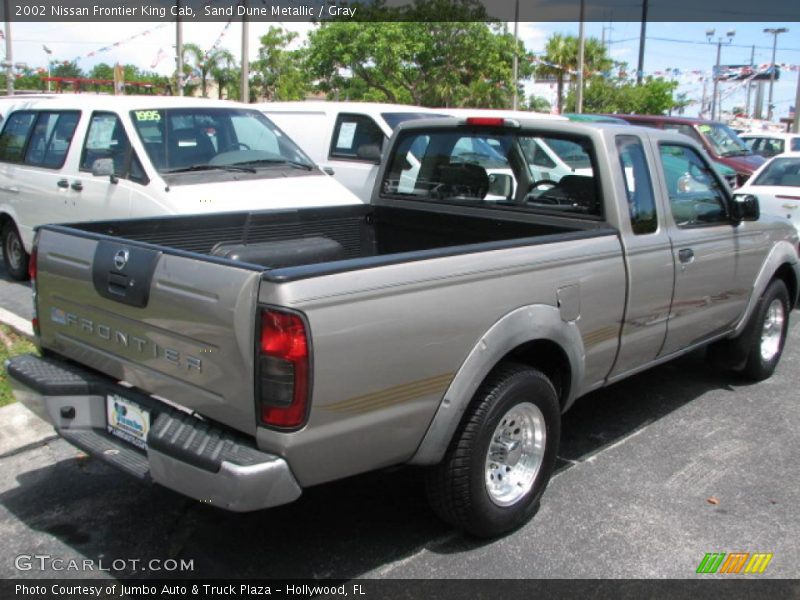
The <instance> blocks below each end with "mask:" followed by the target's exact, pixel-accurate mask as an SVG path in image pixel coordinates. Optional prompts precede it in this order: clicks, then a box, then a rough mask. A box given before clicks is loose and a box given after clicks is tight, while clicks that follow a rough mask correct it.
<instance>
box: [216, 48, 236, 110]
mask: <svg viewBox="0 0 800 600" xmlns="http://www.w3.org/2000/svg"><path fill="white" fill-rule="evenodd" d="M209 58H210V62H212V64H213V65H214V66H213V67H212V68H211V77H213V78H214V81H216V82H217V92H218V95H219V99H220V100H222V92H223V91H224V89H225V88H226V87H227V86H228V85H229V84H231V83H232V82H233V81H235V69H236V58H235V57H234V56H233V54H232V53H231V52H230V51H229V50H225V49H224V48H223V49H217V50H213V51H212V52H211V56H210V57H209Z"/></svg>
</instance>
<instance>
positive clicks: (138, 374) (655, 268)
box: [7, 116, 800, 537]
mask: <svg viewBox="0 0 800 600" xmlns="http://www.w3.org/2000/svg"><path fill="white" fill-rule="evenodd" d="M465 138H467V139H466V140H465ZM530 138H538V139H545V140H555V139H563V140H568V141H571V142H573V143H575V144H576V145H577V146H578V147H579V148H580V149H581V151H582V152H584V153H585V155H586V162H587V163H589V164H591V165H592V172H591V175H577V174H575V173H570V174H567V175H564V176H563V177H561V178H560V179H558V180H553V181H548V182H545V183H542V182H537V181H534V180H533V179H532V177H531V171H530V169H529V166H528V165H527V164H526V161H527V157H526V154H525V153H524V152H521V151H520V148H521V147H522V146H525V145H526V143H525V140H526V139H530ZM472 139H474V140H480V142H479V144H483V143H487V144H489V145H491V146H494V145H497V146H499V147H500V148H502V149H503V155H504V156H513V157H514V159H513V160H512V161H510V169H511V171H512V174H511V175H510V177H513V178H514V179H515V182H514V185H511V182H506V185H505V186H503V187H504V189H505V193H504V194H503V193H499V194H495V195H494V197H490V196H489V193H490V192H489V190H490V187H491V182H490V180H489V174H488V172H487V170H486V169H484V168H483V167H481V166H479V165H477V164H474V163H468V162H464V161H463V160H462V159H461V158H459V157H457V152H456V151H455V148H456V147H457V146H459V145H462V146H469V145H471V144H469V143H468V142H469V141H470V140H472ZM412 149H413V152H414V153H415V156H416V157H417V158H418V159H419V160H420V165H419V167H418V168H416V170H415V171H414V175H413V177H414V181H413V182H412V185H408V183H409V180H408V179H407V178H404V176H403V175H404V172H408V171H410V170H411V169H410V166H409V165H410V162H409V158H408V156H409V153H411V152H412ZM453 156H456V160H453V161H451V160H450V157H453ZM664 157H669V158H670V160H671V161H675V162H681V163H682V166H681V167H680V168H679V169H675V171H676V172H679V173H688V176H689V177H691V178H692V179H693V183H692V185H691V186H686V185H682V184H681V181H680V179H679V178H675V179H671V178H665V177H663V176H662V163H663V160H664ZM502 181H503V178H502V177H499V176H498V177H497V178H496V179H495V183H497V182H502ZM511 190H516V191H515V192H514V193H512V192H511ZM496 191H500V190H496ZM37 237H38V241H37V245H36V252H35V256H36V258H35V261H34V263H33V271H34V272H35V274H36V285H35V286H34V288H33V289H34V306H35V310H36V313H35V315H36V319H37V320H36V322H35V328H36V331H37V335H38V338H37V339H38V342H39V345H40V347H41V348H42V350H43V353H42V356H34V355H25V356H21V357H17V358H14V359H12V360H11V361H10V362H9V363H7V371H8V375H9V379H10V380H11V381H12V385H13V387H14V393H15V394H16V396H17V398H18V399H19V400H20V401H21V402H23V403H24V404H25V405H26V406H28V407H29V408H31V409H32V410H34V411H35V412H37V413H38V414H40V415H42V416H43V417H44V418H46V419H48V420H49V421H50V422H51V423H53V424H54V425H55V427H56V430H57V431H58V433H59V434H60V435H61V436H62V437H63V438H65V439H66V440H68V441H69V442H70V443H72V444H74V445H76V446H77V447H79V448H82V449H84V450H85V451H86V452H87V453H89V454H90V455H92V456H95V457H97V458H98V459H100V460H104V461H107V462H108V463H110V464H111V465H114V466H115V467H117V468H119V469H122V470H124V471H127V472H128V473H131V474H133V475H136V476H137V477H140V478H142V479H144V480H147V481H151V480H152V481H155V482H156V483H159V484H161V485H164V486H166V487H169V488H171V489H173V490H176V491H178V492H181V493H183V494H185V495H187V496H189V497H191V498H195V499H196V500H198V501H200V502H203V503H204V504H210V505H214V506H217V507H221V508H224V509H227V510H234V511H250V510H258V509H262V508H268V507H271V506H277V505H281V504H285V503H288V502H291V501H293V500H295V499H297V498H298V497H299V496H300V495H301V494H302V493H303V489H304V488H307V487H309V486H313V485H317V484H320V483H323V482H327V481H333V480H337V479H343V478H346V477H350V476H352V475H356V474H358V473H363V472H367V471H370V470H375V469H382V468H386V467H393V466H398V465H417V466H423V467H426V469H425V475H426V479H427V486H428V493H429V496H430V501H431V505H432V507H433V509H434V511H435V512H436V513H437V514H439V515H440V516H441V517H442V518H443V519H444V520H446V521H447V522H449V523H451V524H452V525H454V526H456V527H458V528H461V529H463V530H465V531H467V532H469V533H471V534H474V535H478V536H488V537H491V536H497V535H500V534H503V533H506V532H509V531H511V530H513V529H515V528H517V527H519V526H521V525H522V524H524V523H525V522H526V521H527V520H528V519H530V518H531V517H532V515H534V514H535V512H536V510H537V508H538V506H539V501H540V500H541V498H542V496H543V494H544V492H545V488H546V486H547V483H548V481H549V479H550V476H551V474H552V472H553V468H554V466H555V463H556V457H557V456H558V447H559V439H560V426H561V415H562V413H563V412H564V411H566V410H568V409H569V408H570V406H572V405H573V403H574V402H575V400H576V399H577V398H579V397H581V396H584V395H586V394H588V393H589V392H591V391H593V390H596V389H599V388H602V387H605V386H608V385H609V384H612V383H614V382H616V381H619V380H622V379H624V378H626V377H629V376H631V375H633V374H636V373H640V372H641V371H643V370H644V369H646V368H648V367H652V366H655V365H658V364H661V363H664V362H666V361H668V360H670V359H672V358H675V357H677V356H680V355H683V354H685V353H687V352H690V351H692V350H694V349H698V348H702V347H706V346H708V347H709V348H710V353H711V355H712V356H713V357H715V358H716V359H717V360H719V361H720V362H721V363H722V364H724V365H726V366H728V367H730V368H732V369H736V370H739V371H741V372H742V374H743V376H745V377H747V378H750V379H752V380H763V379H766V378H768V377H770V376H771V375H772V373H773V372H774V370H775V368H776V366H777V365H778V362H779V360H780V357H781V352H782V350H783V346H784V341H785V339H786V334H787V331H788V323H789V315H790V312H791V310H792V308H793V307H794V306H795V304H796V301H797V295H798V279H799V278H800V266H799V265H798V255H797V244H798V234H797V232H796V231H795V229H794V228H792V227H790V226H789V225H788V224H787V223H785V222H782V221H781V220H778V219H770V218H764V219H759V218H758V201H757V200H755V199H753V198H752V197H750V196H732V194H731V192H730V190H729V189H727V186H725V185H724V184H723V183H722V182H721V180H720V179H719V175H718V174H717V173H716V172H715V171H714V169H713V168H712V167H711V166H710V162H709V160H708V158H707V156H706V155H705V154H704V153H703V151H702V149H701V148H700V146H699V145H697V144H696V143H695V142H693V141H692V140H690V139H689V138H687V137H686V136H684V135H677V134H674V133H671V132H665V131H653V130H647V129H644V128H641V127H628V126H614V125H609V126H603V127H598V126H596V125H589V124H583V123H570V122H567V121H543V120H539V121H534V120H528V121H524V120H518V119H503V118H498V117H494V118H487V117H484V116H482V117H478V118H476V119H472V120H471V119H469V118H467V119H464V120H461V119H429V120H426V121H416V122H406V123H404V124H402V125H401V126H400V128H399V129H398V131H396V132H395V135H394V136H393V137H392V139H391V141H390V145H389V147H388V148H387V151H386V154H385V160H384V161H383V162H382V164H381V166H380V170H379V174H378V178H377V182H376V185H375V187H374V189H373V198H372V202H371V203H369V204H360V205H358V206H336V207H322V208H300V209H297V210H291V211H259V212H241V213H233V214H229V215H226V218H225V219H220V218H219V217H217V216H215V215H200V216H192V217H181V216H178V217H169V218H165V217H155V218H150V219H133V220H127V221H107V222H100V223H97V222H95V223H84V224H73V225H70V226H56V225H46V226H42V227H40V228H39V231H38V234H37ZM243 256H244V257H246V259H242V258H241V257H243ZM120 380H124V381H125V385H122V384H120V383H119V382H120ZM651 458H652V457H650V456H642V457H641V460H642V461H648V460H650V459H651ZM575 493H578V494H585V493H587V490H575ZM142 501H143V502H148V500H147V497H146V494H145V496H143V498H142ZM560 508H561V509H565V508H564V507H560ZM558 509H559V507H555V508H551V510H558Z"/></svg>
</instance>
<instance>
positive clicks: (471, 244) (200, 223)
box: [56, 205, 613, 280]
mask: <svg viewBox="0 0 800 600" xmlns="http://www.w3.org/2000/svg"><path fill="white" fill-rule="evenodd" d="M499 212H500V211H498V210H496V209H492V210H485V211H482V210H480V209H477V210H472V211H469V210H467V211H465V210H464V209H463V208H461V209H459V210H458V212H455V213H454V212H452V211H442V212H433V211H431V210H430V208H427V207H426V210H425V211H421V210H415V209H409V208H396V207H388V206H369V205H361V206H338V207H330V208H310V209H299V210H287V211H260V212H237V213H224V214H221V215H220V214H216V215H192V216H177V217H166V218H165V217H160V218H157V219H133V220H126V221H109V222H91V223H81V224H73V225H70V226H69V229H70V233H71V234H75V233H77V231H76V230H80V231H85V232H89V233H95V234H101V235H102V236H110V237H112V238H124V239H125V240H126V242H133V243H136V242H138V243H144V244H148V245H154V246H158V247H159V249H160V250H162V251H163V252H166V253H171V254H185V253H191V254H193V255H194V258H197V256H196V255H197V254H205V255H209V256H213V257H214V260H226V257H225V256H224V254H223V253H222V252H218V250H220V249H224V248H227V247H234V246H246V247H249V248H257V247H258V246H259V245H261V246H262V247H263V249H264V251H263V257H262V259H261V260H258V261H254V262H252V263H251V266H253V267H255V268H261V269H262V270H275V271H276V272H275V273H274V274H270V273H267V275H266V277H267V278H268V279H269V278H275V279H278V280H287V279H297V278H305V277H311V276H315V275H319V274H323V273H325V274H328V273H331V272H338V271H341V270H353V269H357V268H366V267H371V266H379V265H383V264H391V263H394V262H404V261H412V260H423V259H427V258H433V257H436V256H443V255H448V254H453V253H462V252H464V253H467V252H475V251H480V250H490V249H493V248H497V249H499V248H505V247H513V246H515V245H529V244H532V243H546V242H548V241H556V240H565V239H572V238H582V237H587V236H593V235H599V234H606V235H607V234H609V233H612V232H613V230H611V229H610V228H609V227H608V225H607V224H605V223H601V222H596V221H587V220H578V219H553V218H552V217H545V216H536V215H524V218H521V217H520V215H518V214H515V213H513V212H511V211H508V215H507V216H506V215H503V214H499ZM469 213H472V214H469ZM56 228H57V227H56ZM535 238H540V239H538V240H537V239H535ZM304 239H307V240H310V241H313V240H320V239H322V240H332V241H333V242H335V244H336V245H338V247H339V249H340V251H339V252H335V253H327V254H326V253H325V252H320V253H317V254H316V255H314V256H311V257H309V256H307V255H304V254H302V253H297V254H296V257H295V258H294V259H292V260H286V259H285V258H284V259H283V260H280V261H278V263H279V264H277V265H276V264H271V261H270V248H273V247H274V246H270V244H271V243H274V242H282V241H290V240H304ZM487 244H488V245H487ZM476 245H480V247H476ZM252 254H253V253H250V257H251V258H252ZM234 256H235V253H234ZM238 262H244V263H248V262H249V261H248V260H247V259H242V260H241V261H238ZM312 264H313V265H316V266H315V267H314V268H304V269H298V268H296V267H308V265H312ZM322 264H325V266H324V267H323V266H321V265H322Z"/></svg>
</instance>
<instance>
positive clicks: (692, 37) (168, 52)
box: [12, 21, 800, 117]
mask: <svg viewBox="0 0 800 600" xmlns="http://www.w3.org/2000/svg"><path fill="white" fill-rule="evenodd" d="M272 24H273V25H274V23H272ZM270 25H271V24H270V23H252V24H251V25H250V48H249V55H250V57H251V58H255V56H256V54H257V51H258V45H259V44H258V38H259V37H260V36H261V35H263V34H264V33H265V32H266V30H267V29H268V28H269V26H270ZM284 25H285V26H286V27H287V28H289V29H292V30H294V31H297V32H298V33H300V38H299V41H302V39H304V37H305V33H306V32H307V31H308V30H309V29H310V28H311V27H312V25H310V24H308V23H285V24H284ZM604 26H605V27H606V28H607V29H606V39H610V40H611V44H610V46H609V47H610V49H611V55H612V57H613V58H614V59H615V60H620V61H625V62H628V63H629V65H630V67H631V69H635V67H636V63H637V57H638V51H639V29H640V24H639V23H634V22H618V23H587V24H586V34H587V35H588V36H594V37H597V38H601V37H602V34H603V27H604ZM609 26H610V27H612V29H610V30H609V29H608V27H609ZM767 27H788V28H789V32H788V33H785V34H782V35H780V36H779V37H778V52H777V56H776V62H778V63H786V64H793V65H798V64H800V21H798V22H793V23H723V22H720V23H648V26H647V35H648V38H666V39H672V40H681V41H661V40H656V39H649V40H648V41H647V44H646V53H645V64H644V70H645V72H654V71H664V70H666V69H668V68H669V69H678V70H680V71H681V72H683V73H686V72H688V71H694V70H701V71H704V72H708V73H710V71H711V68H712V66H713V64H714V61H715V58H716V45H715V44H709V43H707V41H706V35H705V31H706V29H709V28H715V29H716V31H717V33H716V36H720V35H721V36H723V37H724V36H725V32H726V31H727V30H728V29H732V28H734V29H736V35H735V37H734V38H733V43H732V44H731V45H730V46H724V47H723V48H722V60H721V62H722V63H723V64H748V63H749V62H750V51H751V46H752V45H754V44H755V45H756V46H757V47H756V51H755V62H756V64H760V63H769V62H770V60H771V53H772V50H771V48H772V36H770V35H767V34H765V33H763V29H764V28H767ZM519 31H520V38H521V39H522V40H523V41H524V42H525V45H526V47H527V48H528V49H529V50H531V51H533V52H541V51H543V49H544V45H545V43H546V41H547V38H548V36H549V35H551V34H552V33H554V32H562V33H572V34H575V35H577V33H578V24H577V23H520V28H519ZM144 32H148V34H147V35H139V36H138V37H135V38H134V39H129V38H131V37H132V36H134V35H136V34H141V33H144ZM12 33H13V40H14V60H15V61H22V62H26V63H27V64H29V65H30V66H34V67H38V66H44V65H46V61H47V55H46V54H45V52H44V50H43V49H42V44H46V45H47V46H48V48H50V49H51V50H52V51H53V55H52V57H53V58H54V59H56V60H73V59H75V58H78V57H80V60H79V61H78V62H79V64H80V66H81V67H82V68H84V69H86V70H88V69H90V68H91V67H92V66H93V65H94V64H96V63H98V62H108V63H114V62H116V61H119V62H122V63H134V64H136V65H138V66H139V67H141V68H144V69H152V70H156V71H158V72H160V73H162V74H167V73H168V72H169V71H170V70H171V69H172V68H173V65H174V62H173V59H172V56H173V52H174V49H173V45H174V43H175V39H174V36H175V34H174V26H173V25H171V24H168V25H160V24H158V23H131V22H128V23H89V24H87V23H14V24H13V32H12ZM240 36H241V26H240V25H238V24H236V23H232V24H231V25H230V26H229V27H226V24H225V23H187V24H185V25H184V41H185V42H194V43H196V44H198V45H200V46H201V47H203V48H210V47H211V46H212V45H214V43H215V42H217V41H219V43H220V45H221V46H223V47H226V48H228V49H230V50H231V51H232V52H234V54H236V55H237V56H238V54H239V52H240V46H241V41H240V40H241V37H240ZM114 44H118V45H116V46H115V45H114ZM103 48H108V50H106V51H104V52H99V50H100V49H103ZM90 53H94V56H88V55H89V54H90ZM157 59H158V60H157ZM154 64H155V67H153V65H154ZM798 73H799V72H798V71H783V72H782V74H781V79H780V81H779V82H776V84H775V90H774V98H775V104H776V116H778V117H783V116H786V115H787V114H788V111H789V107H790V105H794V97H795V91H796V88H797V77H798ZM677 80H678V81H679V83H680V91H684V92H686V93H688V94H689V97H690V98H692V99H694V100H698V101H699V100H700V97H701V95H702V87H703V84H702V82H699V81H698V76H697V75H694V76H693V75H681V76H679V77H677ZM527 88H528V91H533V92H535V93H537V94H540V95H544V96H549V97H550V98H551V99H552V98H554V96H555V93H554V90H552V89H551V87H550V86H549V85H547V84H537V85H535V86H534V85H533V84H528V86H527ZM723 89H725V86H723ZM727 89H730V88H727ZM709 90H710V85H709ZM709 93H710V91H709ZM743 104H744V90H743V88H742V89H741V90H740V91H739V92H736V93H734V94H733V95H732V96H731V97H730V98H728V99H725V100H724V102H723V106H724V107H725V108H730V107H732V106H734V105H743ZM696 111H697V107H696V106H692V107H690V108H689V110H688V111H687V114H694V113H696Z"/></svg>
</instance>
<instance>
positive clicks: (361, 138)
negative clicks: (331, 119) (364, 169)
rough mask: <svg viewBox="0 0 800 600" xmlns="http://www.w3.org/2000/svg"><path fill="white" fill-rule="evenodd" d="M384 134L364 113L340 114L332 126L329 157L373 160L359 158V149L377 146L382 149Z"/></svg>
mask: <svg viewBox="0 0 800 600" xmlns="http://www.w3.org/2000/svg"><path fill="white" fill-rule="evenodd" d="M384 139H385V138H384V135H383V132H382V131H381V129H380V127H378V125H377V124H376V123H375V121H373V120H372V119H371V118H369V117H367V116H366V115H347V114H341V115H339V117H338V118H337V119H336V124H335V125H334V127H333V139H332V140H331V148H330V157H331V158H347V159H351V160H364V162H370V163H372V162H375V161H374V160H373V159H361V158H359V149H363V148H365V147H367V146H377V147H378V151H379V152H380V150H382V149H383V142H384Z"/></svg>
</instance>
